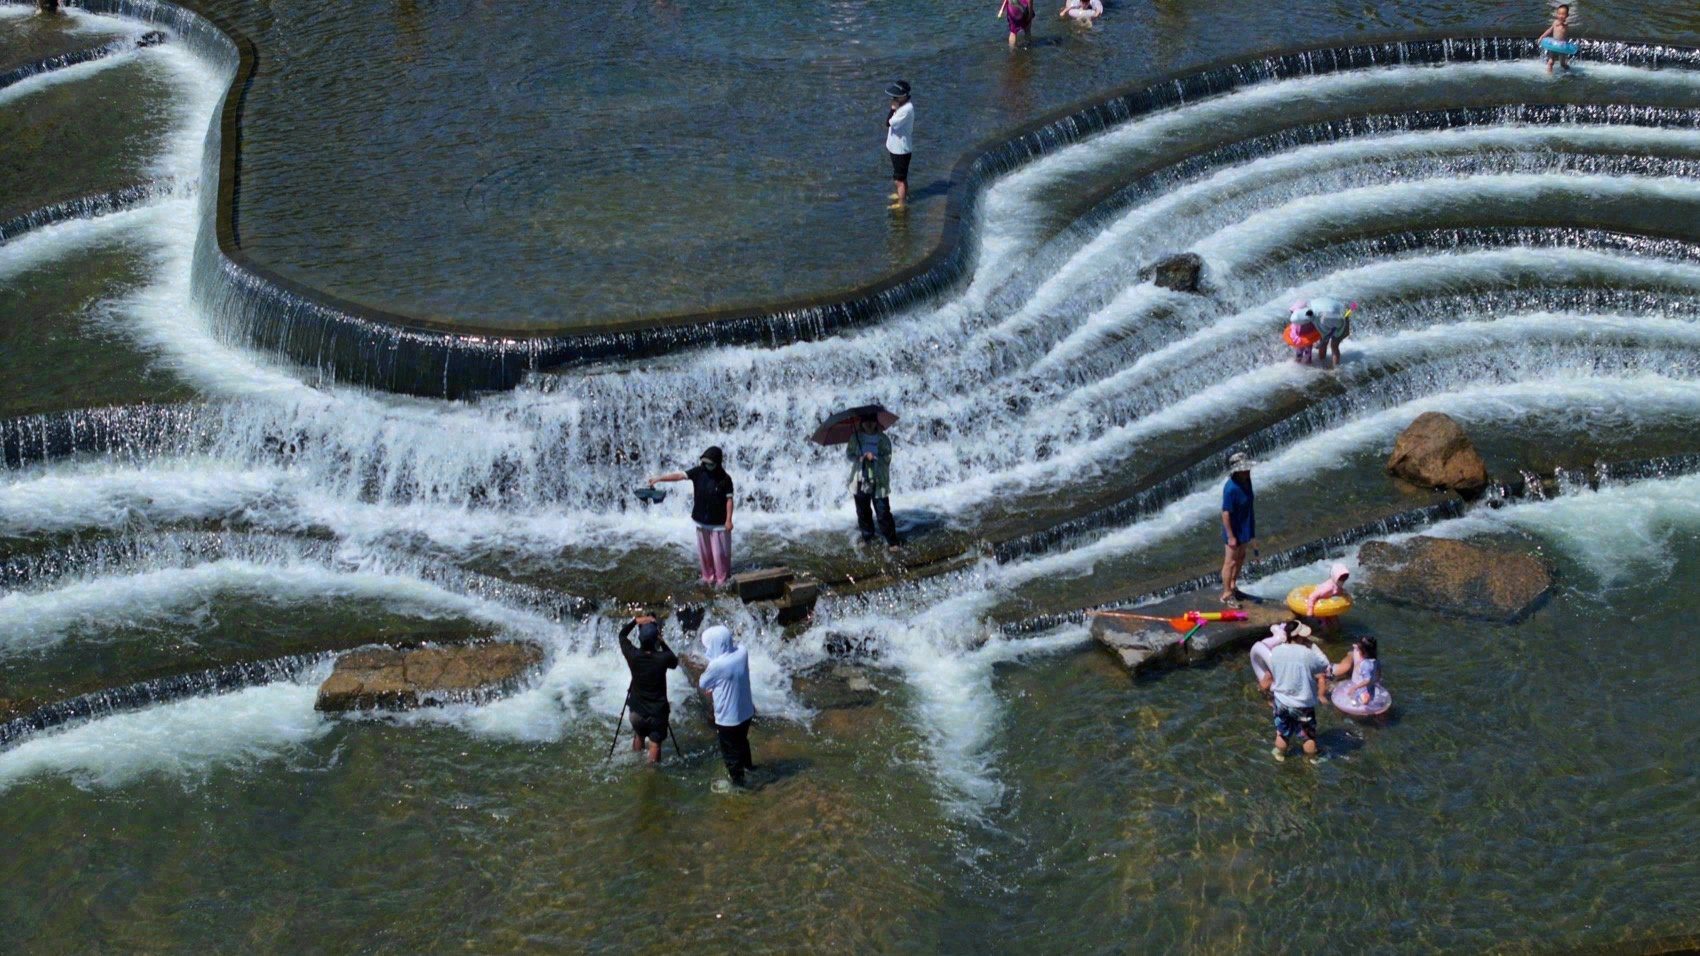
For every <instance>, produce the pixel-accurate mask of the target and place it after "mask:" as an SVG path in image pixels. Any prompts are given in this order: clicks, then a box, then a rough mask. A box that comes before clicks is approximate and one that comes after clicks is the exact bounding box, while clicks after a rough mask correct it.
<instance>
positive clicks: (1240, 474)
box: [1222, 451, 1257, 607]
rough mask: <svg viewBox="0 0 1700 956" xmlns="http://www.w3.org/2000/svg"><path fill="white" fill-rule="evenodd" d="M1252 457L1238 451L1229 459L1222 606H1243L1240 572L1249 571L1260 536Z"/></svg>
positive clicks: (1224, 489) (1224, 494)
mask: <svg viewBox="0 0 1700 956" xmlns="http://www.w3.org/2000/svg"><path fill="white" fill-rule="evenodd" d="M1251 466H1252V460H1251V456H1250V455H1247V454H1246V453H1245V452H1243V451H1236V452H1234V453H1233V454H1232V455H1229V456H1228V481H1227V483H1226V484H1224V485H1223V486H1222V544H1223V545H1224V549H1223V551H1224V554H1223V557H1222V603H1223V604H1226V605H1227V606H1229V607H1239V606H1240V598H1241V597H1243V596H1244V595H1243V594H1242V593H1241V592H1240V589H1239V583H1240V571H1242V570H1244V569H1245V558H1246V555H1247V554H1249V553H1250V552H1251V542H1252V540H1253V539H1255V538H1256V537H1257V521H1256V519H1255V518H1254V516H1253V514H1252V508H1253V502H1254V499H1255V496H1254V495H1253V494H1252V490H1251Z"/></svg>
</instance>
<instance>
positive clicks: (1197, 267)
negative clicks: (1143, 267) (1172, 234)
mask: <svg viewBox="0 0 1700 956" xmlns="http://www.w3.org/2000/svg"><path fill="white" fill-rule="evenodd" d="M1203 272H1204V260H1203V259H1200V258H1199V257H1198V255H1197V254H1196V253H1192V252H1183V253H1181V254H1179V255H1175V256H1170V257H1168V258H1167V259H1159V260H1157V263H1156V264H1155V265H1153V266H1152V267H1151V281H1152V282H1153V283H1155V284H1156V285H1158V286H1161V287H1162V288H1165V289H1174V290H1175V291H1177V292H1197V291H1198V278H1199V276H1200V275H1202V274H1203Z"/></svg>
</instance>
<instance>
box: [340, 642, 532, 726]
mask: <svg viewBox="0 0 1700 956" xmlns="http://www.w3.org/2000/svg"><path fill="white" fill-rule="evenodd" d="M542 661H543V649H542V648H541V647H538V646H537V645H535V644H520V643H507V642H501V643H489V644H463V645H458V646H454V647H417V648H413V649H410V650H399V649H396V648H389V647H380V648H369V649H366V650H359V651H351V652H350V653H347V654H344V655H343V656H341V657H339V658H337V661H336V667H335V668H334V669H333V670H332V671H331V676H329V677H327V678H325V682H324V683H323V684H320V685H319V697H318V700H317V701H316V702H315V703H314V705H313V707H314V709H316V710H322V711H329V712H333V713H336V712H341V711H348V710H409V709H411V708H414V707H431V706H436V705H440V704H450V703H463V702H473V701H481V700H487V699H489V698H490V697H492V696H496V695H499V694H502V693H507V692H509V691H512V690H514V689H515V688H517V686H518V685H519V682H520V681H521V679H523V678H524V677H525V675H526V673H527V672H528V671H530V670H531V669H532V668H533V667H536V666H537V665H538V664H540V663H542Z"/></svg>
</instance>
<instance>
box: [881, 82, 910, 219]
mask: <svg viewBox="0 0 1700 956" xmlns="http://www.w3.org/2000/svg"><path fill="white" fill-rule="evenodd" d="M885 91H886V92H887V93H889V94H890V95H891V109H890V110H889V111H888V112H887V113H886V116H885V151H886V153H887V154H889V155H890V156H891V187H892V190H891V200H892V203H891V208H893V209H904V208H907V207H908V205H909V156H910V154H911V153H912V152H914V149H915V147H914V140H913V136H914V132H915V104H913V103H911V102H909V82H908V81H907V80H898V81H897V82H896V83H893V84H891V85H890V86H888V87H886V88H885Z"/></svg>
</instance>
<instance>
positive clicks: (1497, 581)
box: [1358, 535, 1552, 624]
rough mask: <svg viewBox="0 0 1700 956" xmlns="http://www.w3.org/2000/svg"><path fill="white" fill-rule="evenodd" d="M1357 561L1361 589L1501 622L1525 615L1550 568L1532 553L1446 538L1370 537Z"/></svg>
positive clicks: (1544, 587) (1541, 594) (1548, 584)
mask: <svg viewBox="0 0 1700 956" xmlns="http://www.w3.org/2000/svg"><path fill="white" fill-rule="evenodd" d="M1358 564H1359V567H1360V569H1361V571H1362V577H1363V579H1364V580H1363V582H1362V587H1363V590H1364V591H1365V593H1368V594H1373V595H1375V596H1376V597H1377V598H1380V599H1382V600H1385V601H1390V602H1392V603H1395V604H1404V605H1407V606H1410V607H1418V608H1422V609H1424V610H1428V611H1436V612H1438V613H1441V614H1450V615H1453V616H1455V617H1467V618H1474V619H1476V620H1485V621H1494V622H1497V623H1502V624H1514V623H1516V622H1517V621H1520V620H1522V619H1523V618H1525V617H1528V616H1529V615H1530V614H1531V613H1533V612H1534V610H1535V608H1536V607H1538V606H1539V605H1540V603H1541V602H1542V601H1543V600H1545V599H1546V597H1547V594H1548V593H1549V592H1551V590H1552V572H1551V571H1549V570H1548V569H1547V566H1546V564H1545V563H1544V562H1542V561H1541V560H1540V559H1539V558H1537V557H1535V556H1534V555H1531V554H1525V553H1523V552H1521V551H1514V550H1511V549H1508V548H1488V547H1483V546H1481V545H1476V544H1471V543H1469V542H1467V541H1457V540H1454V539H1451V538H1431V537H1428V536H1426V535H1419V536H1418V537H1415V538H1412V539H1410V540H1409V541H1405V542H1402V543H1399V544H1390V543H1388V542H1386V541H1371V542H1369V543H1367V544H1365V545H1364V546H1363V547H1362V548H1361V549H1360V550H1359V551H1358Z"/></svg>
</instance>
